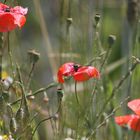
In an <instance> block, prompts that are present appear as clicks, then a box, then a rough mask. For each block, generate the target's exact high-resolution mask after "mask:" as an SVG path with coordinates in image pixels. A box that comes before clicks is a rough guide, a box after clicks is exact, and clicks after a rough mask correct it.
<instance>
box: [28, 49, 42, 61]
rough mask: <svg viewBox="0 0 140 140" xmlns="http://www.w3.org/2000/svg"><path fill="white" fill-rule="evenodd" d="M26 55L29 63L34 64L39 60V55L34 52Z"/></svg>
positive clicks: (30, 51) (31, 51)
mask: <svg viewBox="0 0 140 140" xmlns="http://www.w3.org/2000/svg"><path fill="white" fill-rule="evenodd" d="M28 55H29V57H30V62H31V63H36V62H37V61H38V60H39V58H40V53H38V52H36V51H35V50H29V51H28Z"/></svg>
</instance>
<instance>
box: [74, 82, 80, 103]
mask: <svg viewBox="0 0 140 140" xmlns="http://www.w3.org/2000/svg"><path fill="white" fill-rule="evenodd" d="M75 97H76V101H77V103H78V105H80V103H79V99H78V94H77V82H75Z"/></svg>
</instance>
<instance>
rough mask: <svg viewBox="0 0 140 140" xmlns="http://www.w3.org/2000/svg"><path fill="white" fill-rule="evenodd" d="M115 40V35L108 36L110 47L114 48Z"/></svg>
mask: <svg viewBox="0 0 140 140" xmlns="http://www.w3.org/2000/svg"><path fill="white" fill-rule="evenodd" d="M115 40H116V36H115V35H109V36H108V44H109V46H112V45H113V44H114V42H115Z"/></svg>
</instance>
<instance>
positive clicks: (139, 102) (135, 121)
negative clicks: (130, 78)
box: [115, 99, 140, 131]
mask: <svg viewBox="0 0 140 140" xmlns="http://www.w3.org/2000/svg"><path fill="white" fill-rule="evenodd" d="M128 107H129V108H130V109H132V110H133V111H134V112H135V113H136V115H135V114H132V115H126V116H118V117H115V122H116V123H117V124H118V125H120V126H124V125H128V127H129V128H130V129H132V130H134V131H140V109H139V108H140V99H136V100H133V101H130V102H128Z"/></svg>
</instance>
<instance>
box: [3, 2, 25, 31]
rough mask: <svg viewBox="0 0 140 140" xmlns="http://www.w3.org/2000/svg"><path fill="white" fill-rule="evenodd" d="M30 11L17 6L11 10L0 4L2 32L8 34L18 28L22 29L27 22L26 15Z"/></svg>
mask: <svg viewBox="0 0 140 140" xmlns="http://www.w3.org/2000/svg"><path fill="white" fill-rule="evenodd" d="M27 11H28V9H27V8H22V7H20V6H16V7H14V8H11V7H9V6H7V5H5V4H3V3H0V32H8V31H12V30H14V29H15V28H16V27H20V28H21V27H22V26H23V25H24V24H25V22H26V17H25V15H26V14H27Z"/></svg>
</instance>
